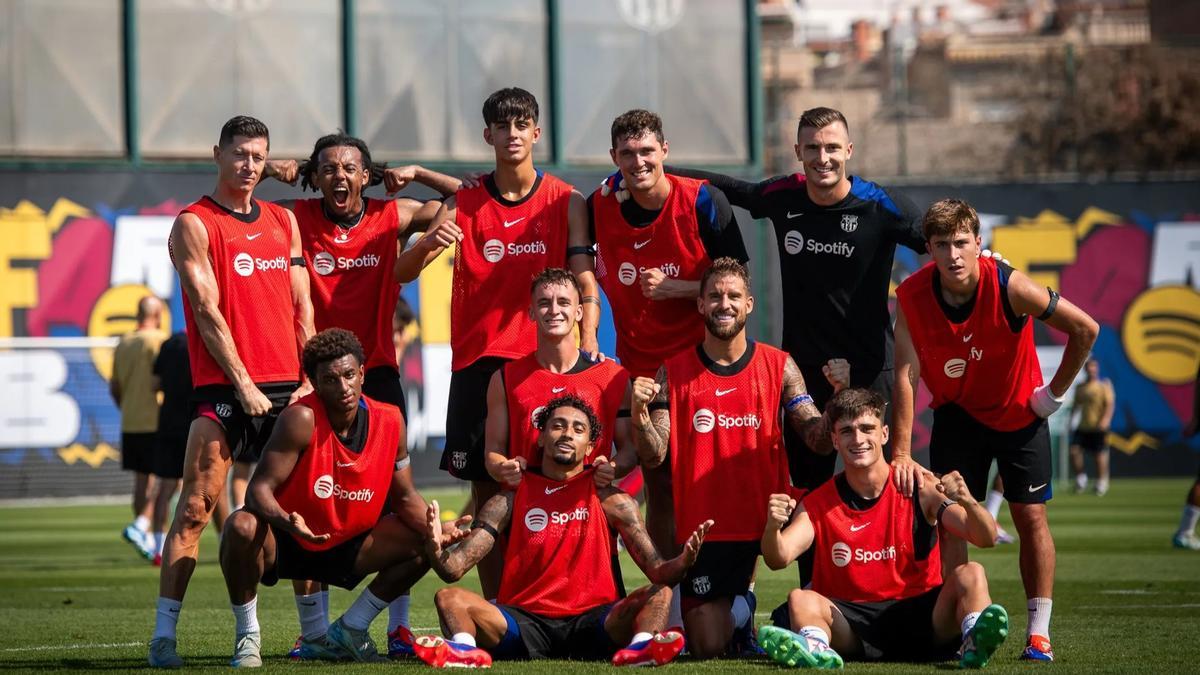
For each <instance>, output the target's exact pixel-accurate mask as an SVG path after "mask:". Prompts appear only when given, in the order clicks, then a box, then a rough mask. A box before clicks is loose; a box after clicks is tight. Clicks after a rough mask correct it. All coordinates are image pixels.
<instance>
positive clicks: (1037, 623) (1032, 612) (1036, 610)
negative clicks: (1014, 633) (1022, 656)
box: [1025, 598, 1054, 640]
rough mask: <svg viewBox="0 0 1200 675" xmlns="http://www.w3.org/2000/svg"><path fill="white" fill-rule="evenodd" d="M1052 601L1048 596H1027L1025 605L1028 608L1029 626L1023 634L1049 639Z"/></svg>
mask: <svg viewBox="0 0 1200 675" xmlns="http://www.w3.org/2000/svg"><path fill="white" fill-rule="evenodd" d="M1053 604H1054V601H1053V600H1051V599H1050V598H1029V601H1028V603H1027V604H1026V606H1027V607H1028V608H1029V627H1028V629H1026V631H1025V635H1026V636H1029V635H1041V636H1042V637H1044V638H1046V639H1047V640H1049V639H1050V607H1051V605H1053Z"/></svg>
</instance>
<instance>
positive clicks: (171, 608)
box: [167, 607, 179, 614]
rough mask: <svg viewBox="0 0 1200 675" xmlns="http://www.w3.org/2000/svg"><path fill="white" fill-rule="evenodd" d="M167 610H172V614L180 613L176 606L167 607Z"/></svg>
mask: <svg viewBox="0 0 1200 675" xmlns="http://www.w3.org/2000/svg"><path fill="white" fill-rule="evenodd" d="M167 611H168V612H170V613H172V614H178V613H179V610H177V609H175V608H174V607H170V608H168V609H167Z"/></svg>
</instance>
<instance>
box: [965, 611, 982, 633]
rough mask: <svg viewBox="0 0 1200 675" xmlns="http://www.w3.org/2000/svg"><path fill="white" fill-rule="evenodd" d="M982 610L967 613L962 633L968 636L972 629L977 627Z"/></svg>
mask: <svg viewBox="0 0 1200 675" xmlns="http://www.w3.org/2000/svg"><path fill="white" fill-rule="evenodd" d="M980 613H981V612H967V615H966V616H964V617H963V620H962V634H963V637H966V636H967V635H969V634H970V633H971V629H972V628H974V627H975V621H976V620H978V619H979V615H980Z"/></svg>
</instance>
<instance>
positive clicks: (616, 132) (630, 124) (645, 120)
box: [611, 109, 666, 149]
mask: <svg viewBox="0 0 1200 675" xmlns="http://www.w3.org/2000/svg"><path fill="white" fill-rule="evenodd" d="M646 134H654V137H655V138H657V139H658V142H659V144H662V142H663V141H664V140H665V139H666V137H665V136H663V123H662V118H661V117H659V116H658V114H657V113H652V112H650V111H649V110H640V109H635V110H630V111H628V112H624V113H621V115H620V116H619V117H617V119H615V120H613V123H612V129H611V135H612V146H613V149H616V147H617V143H619V142H620V141H621V140H622V139H626V138H641V137H642V136H645V135H646Z"/></svg>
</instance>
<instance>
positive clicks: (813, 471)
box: [783, 363, 895, 490]
mask: <svg viewBox="0 0 1200 675" xmlns="http://www.w3.org/2000/svg"><path fill="white" fill-rule="evenodd" d="M799 368H800V374H801V375H803V376H804V384H805V387H806V388H807V389H808V393H809V395H810V396H812V397H813V403H815V404H816V406H817V409H818V410H822V411H823V410H825V404H826V403H828V402H829V399H831V398H833V387H831V386H830V385H829V381H828V380H826V379H825V374H824V373H823V372H821V366H799ZM850 372H851V375H850V380H851V382H850V384H851V386H854V387H865V388H867V389H870V390H871V391H873V392H875V393H877V394H879V395H880V396H882V397H883V400H884V402H885V403H886V405H887V407H889V408H890V407H891V404H892V386H893V385H894V384H895V383H894V381H893V380H894V375H893V371H892V369H891V368H888V369H886V370H881V371H879V372H878V373H867V374H866V375H865V376H864V377H868V378H870V379H866V380H863V381H858V377H859V373H857V372H855V371H854V370H853V363H852V364H851V371H850ZM888 414H889V411H888V410H886V409H885V410H884V419H887V415H888ZM783 443H784V447H785V448H786V449H787V456H788V473H789V474H790V475H791V477H792V485H794V486H796V487H798V488H801V489H804V490H815V489H817V488H818V487H820V486H821V485H822V484H824V483H825V481H827V480H829V479H830V478H833V469H834V465H835V464H836V463H837V452H836V451H835V452H831V453H829V454H828V455H818V454H817V453H815V452H813V451H812V450H811V449H809V447H808V445H807V444H806V443H805V442H804V437H803V436H801V435H800V434H798V433H796V431H795V430H794V429H792V425H790V424H785V425H783ZM884 452H885V454H886V455H887V456H889V457H890V456H891V446H890V445H889V446H885V447H884Z"/></svg>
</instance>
